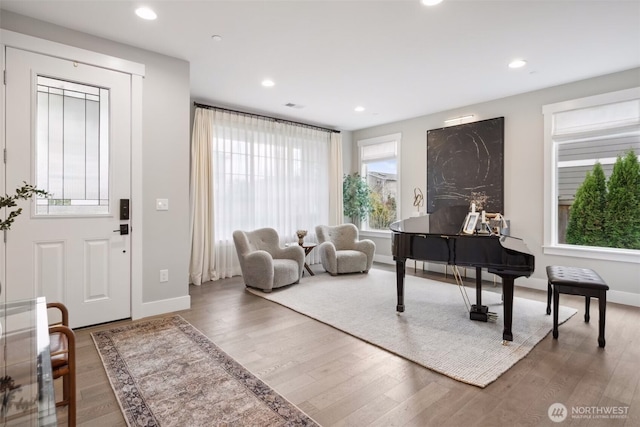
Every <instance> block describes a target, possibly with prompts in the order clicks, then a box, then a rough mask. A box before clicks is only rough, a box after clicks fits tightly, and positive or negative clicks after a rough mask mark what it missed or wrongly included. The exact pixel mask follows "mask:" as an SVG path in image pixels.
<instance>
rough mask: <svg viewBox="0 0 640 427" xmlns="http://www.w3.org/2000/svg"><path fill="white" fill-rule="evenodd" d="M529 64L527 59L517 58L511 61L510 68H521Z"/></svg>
mask: <svg viewBox="0 0 640 427" xmlns="http://www.w3.org/2000/svg"><path fill="white" fill-rule="evenodd" d="M525 65H527V61H525V60H524V59H515V60H513V61H511V62H509V68H521V67H524V66H525Z"/></svg>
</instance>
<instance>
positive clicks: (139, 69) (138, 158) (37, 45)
mask: <svg viewBox="0 0 640 427" xmlns="http://www.w3.org/2000/svg"><path fill="white" fill-rule="evenodd" d="M0 40H2V42H1V43H0V48H1V49H2V53H1V54H0V65H1V66H2V70H3V71H4V70H6V66H5V48H6V47H7V46H8V47H13V48H17V49H22V50H27V51H31V52H34V53H38V54H42V55H48V56H53V57H57V58H61V59H66V60H69V61H76V62H81V63H84V64H87V65H91V66H95V67H100V68H105V69H109V70H113V71H119V72H123V73H126V74H130V75H131V205H132V209H131V230H130V231H131V252H130V254H131V277H130V283H131V318H132V319H133V320H136V319H139V318H142V317H144V312H143V308H144V307H143V301H142V285H143V276H142V271H143V268H142V267H143V266H142V259H143V258H142V200H143V199H142V82H143V78H144V75H145V66H144V64H139V63H136V62H132V61H128V60H125V59H121V58H116V57H113V56H109V55H104V54H102V53H98V52H92V51H89V50H85V49H80V48H77V47H73V46H68V45H64V44H61V43H57V42H52V41H50V40H45V39H41V38H37V37H33V36H28V35H25V34H22V33H17V32H14V31H9V30H5V29H0ZM3 74H4V73H3ZM7 78H10V76H9V77H7ZM2 83H3V84H1V85H0V103H1V105H2V106H3V108H2V111H3V114H2V117H1V118H0V142H1V145H2V153H3V156H2V157H3V158H4V152H5V151H4V150H5V149H6V141H5V120H6V113H5V112H6V110H5V108H6V87H5V85H4V80H3V82H2ZM5 174H6V168H5V162H4V160H3V161H1V162H0V191H4V192H5V193H9V192H10V191H12V190H13V189H7V188H6V182H5ZM29 214H31V213H29ZM5 251H6V244H5V242H4V238H3V237H2V236H0V281H1V282H2V283H6V265H5V263H6V256H5V255H6V253H5ZM0 300H4V294H3V296H1V297H0Z"/></svg>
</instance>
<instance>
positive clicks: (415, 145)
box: [351, 68, 640, 305]
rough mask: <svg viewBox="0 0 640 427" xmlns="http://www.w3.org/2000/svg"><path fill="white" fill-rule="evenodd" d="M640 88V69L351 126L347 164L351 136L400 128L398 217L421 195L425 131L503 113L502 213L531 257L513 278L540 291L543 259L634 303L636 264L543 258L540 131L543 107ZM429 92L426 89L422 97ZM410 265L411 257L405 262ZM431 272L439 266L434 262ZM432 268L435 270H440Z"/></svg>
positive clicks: (386, 247) (383, 243)
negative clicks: (586, 271)
mask: <svg viewBox="0 0 640 427" xmlns="http://www.w3.org/2000/svg"><path fill="white" fill-rule="evenodd" d="M636 86H640V69H638V68H636V69H633V70H628V71H624V72H620V73H615V74H611V75H606V76H601V77H597V78H592V79H588V80H583V81H579V82H574V83H568V84H565V85H562V86H557V87H553V88H548V89H543V90H539V91H535V92H530V93H525V94H522V95H516V96H512V97H508V98H503V99H498V100H495V101H490V102H485V103H482V104H476V105H470V106H466V107H461V108H457V109H454V110H449V111H443V112H440V113H436V114H431V115H428V116H422V117H417V118H414V119H410V120H404V121H401V122H396V123H390V124H386V125H381V126H376V127H372V128H367V129H361V130H358V131H355V132H353V144H352V153H353V154H352V158H353V162H352V163H351V169H352V170H356V168H357V164H356V162H357V152H356V151H355V150H356V147H355V145H356V143H357V141H358V140H361V139H365V138H372V137H376V136H381V135H388V134H392V133H397V132H400V133H402V149H401V158H400V167H399V169H400V171H401V174H402V188H401V197H402V199H401V207H400V208H401V216H402V217H403V218H407V217H408V216H409V215H410V213H411V212H412V210H413V209H415V208H414V207H413V205H412V203H413V189H414V187H420V188H421V189H422V190H423V192H424V193H425V196H426V181H427V175H426V158H427V144H426V132H427V130H429V129H436V128H441V127H443V126H444V120H446V119H449V118H453V117H460V116H463V115H467V114H473V115H474V116H475V117H474V120H484V119H491V118H494V117H502V116H504V118H505V145H504V151H505V152H504V155H505V171H504V172H505V179H504V184H505V215H506V216H507V218H508V219H510V220H511V227H512V228H511V234H512V235H513V236H517V237H520V238H522V239H524V241H525V242H526V244H527V246H528V247H529V249H530V250H531V251H532V252H533V253H534V255H535V257H536V258H535V263H536V269H535V273H534V274H533V276H532V278H529V279H526V278H521V279H518V280H516V284H517V285H524V286H530V287H536V288H540V289H546V273H545V266H547V265H567V266H582V267H589V268H593V269H595V270H596V271H597V272H598V273H599V274H600V275H601V276H602V278H603V279H604V280H605V281H606V282H607V284H608V285H609V287H610V288H611V291H610V292H609V299H610V300H611V301H617V302H622V303H627V304H633V305H640V264H631V263H624V262H611V261H601V260H596V259H584V258H572V257H564V256H548V255H544V254H543V253H542V244H543V239H544V235H543V233H544V227H543V204H544V203H543V202H544V177H543V165H544V135H543V130H544V129H543V128H544V124H543V115H542V106H543V105H546V104H551V103H555V102H560V101H565V100H570V99H576V98H582V97H585V96H591V95H596V94H601V93H606V92H611V91H616V90H621V89H626V88H631V87H636ZM427 95H428V94H425V96H427ZM373 240H375V242H376V245H377V254H378V256H379V258H380V259H385V258H386V259H387V260H389V259H390V258H389V257H390V255H391V242H390V239H389V238H373ZM412 264H413V263H411V265H412ZM436 270H438V269H437V268H436ZM438 271H442V269H441V268H440V269H439V270H438Z"/></svg>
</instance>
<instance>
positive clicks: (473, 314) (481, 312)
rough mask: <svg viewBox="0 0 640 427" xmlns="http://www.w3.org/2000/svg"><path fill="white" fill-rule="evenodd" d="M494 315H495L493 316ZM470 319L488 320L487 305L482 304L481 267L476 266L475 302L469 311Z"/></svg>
mask: <svg viewBox="0 0 640 427" xmlns="http://www.w3.org/2000/svg"><path fill="white" fill-rule="evenodd" d="M494 317H495V316H494ZM469 318H470V319H471V320H479V321H481V322H486V321H488V320H489V307H487V306H485V305H482V268H481V267H476V303H475V304H473V305H472V306H471V311H469Z"/></svg>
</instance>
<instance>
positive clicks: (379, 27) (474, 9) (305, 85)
mask: <svg viewBox="0 0 640 427" xmlns="http://www.w3.org/2000/svg"><path fill="white" fill-rule="evenodd" d="M142 4H144V5H147V6H150V7H152V8H153V9H154V10H155V12H156V13H157V15H158V19H156V20H155V21H143V20H141V19H140V18H138V17H137V16H136V15H135V14H134V9H135V8H136V7H138V6H140V5H142ZM0 7H1V8H2V9H5V10H9V11H12V12H15V13H19V14H21V15H26V16H29V17H33V18H36V19H40V20H43V21H48V22H51V23H54V24H58V25H61V26H64V27H67V28H71V29H74V30H78V31H82V32H85V33H89V34H93V35H96V36H99V37H103V38H106V39H110V40H114V41H117V42H121V43H125V44H128V45H133V46H136V47H140V48H143V49H147V50H151V51H154V52H158V53H162V54H165V55H169V56H173V57H177V58H181V59H184V60H186V61H188V62H189V63H190V73H191V97H192V99H194V100H197V101H200V102H204V103H208V104H212V105H218V106H223V107H228V108H234V109H239V110H243V111H248V112H256V113H262V114H268V115H271V116H275V117H281V118H288V119H291V120H296V121H302V122H306V123H310V124H315V125H320V126H325V127H329V128H333V129H339V130H357V129H362V128H366V127H371V126H375V125H379V124H383V123H389V122H394V121H398V120H403V119H407V118H412V117H417V116H422V115H426V114H430V113H434V112H439V111H444V110H449V109H454V108H458V107H461V106H465V105H470V104H475V103H478V102H483V101H488V100H493V99H498V98H502V97H506V96H510V95H515V94H519V93H524V92H529V91H532V90H536V89H541V88H545V87H549V86H555V85H559V84H563V83H568V82H572V81H576V80H581V79H585V78H589V77H594V76H599V75H603V74H608V73H612V72H616V71H622V70H627V69H631V68H634V67H639V66H640V0H631V1H629V0H627V1H618V0H605V1H593V0H583V1H575V0H553V1H544V0H533V1H527V0H508V1H484V0H467V1H463V0H444V2H443V3H441V4H439V5H437V6H433V7H426V6H424V5H422V4H421V3H420V2H419V1H418V0H394V1H383V0H378V1H367V0H350V1H346V0H344V1H338V0H324V1H313V0H297V1H276V0H262V1H245V0H234V1H216V0H208V1H193V0H180V1H178V0H161V1H152V0H151V1H144V2H140V1H130V0H121V1H110V0H83V1H68V0H49V1H38V0H30V1H24V0H20V1H12V0H0ZM213 35H220V36H222V40H221V41H214V40H213V38H212V36H213ZM515 58H523V59H525V60H526V61H527V65H526V66H525V67H523V68H519V69H510V68H508V67H507V64H508V63H509V62H510V61H511V60H513V59H515ZM265 78H270V79H272V80H273V81H274V82H275V86H273V87H271V88H265V87H262V86H261V81H262V80H263V79H265ZM288 103H291V104H295V106H294V107H287V106H285V104H288ZM358 105H360V106H363V107H364V108H365V110H364V111H362V112H356V111H354V108H355V107H356V106H358Z"/></svg>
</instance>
